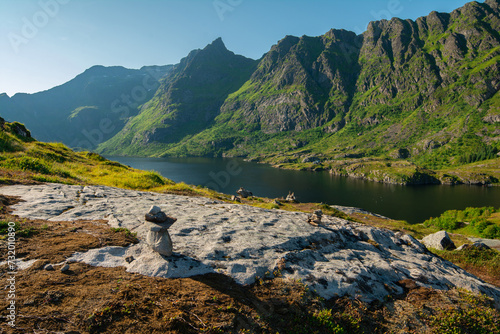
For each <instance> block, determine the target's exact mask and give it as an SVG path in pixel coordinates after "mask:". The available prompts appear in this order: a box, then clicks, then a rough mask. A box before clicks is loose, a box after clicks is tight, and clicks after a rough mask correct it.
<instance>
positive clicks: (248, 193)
mask: <svg viewBox="0 0 500 334" xmlns="http://www.w3.org/2000/svg"><path fill="white" fill-rule="evenodd" d="M236 193H238V195H240V196H241V197H243V198H247V197H250V196H253V194H252V192H251V191H248V190H246V189H245V188H243V187H240V189H238V190H237V191H236Z"/></svg>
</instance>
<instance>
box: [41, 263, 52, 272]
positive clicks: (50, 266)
mask: <svg viewBox="0 0 500 334" xmlns="http://www.w3.org/2000/svg"><path fill="white" fill-rule="evenodd" d="M43 269H44V270H47V271H53V270H54V266H53V265H51V264H50V263H49V264H46V265H45V267H43Z"/></svg>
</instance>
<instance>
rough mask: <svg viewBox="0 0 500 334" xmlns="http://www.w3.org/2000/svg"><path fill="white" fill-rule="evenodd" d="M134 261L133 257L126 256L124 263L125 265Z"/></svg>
mask: <svg viewBox="0 0 500 334" xmlns="http://www.w3.org/2000/svg"><path fill="white" fill-rule="evenodd" d="M134 260H135V259H134V257H133V256H127V257H126V258H125V261H127V263H132V262H133V261H134Z"/></svg>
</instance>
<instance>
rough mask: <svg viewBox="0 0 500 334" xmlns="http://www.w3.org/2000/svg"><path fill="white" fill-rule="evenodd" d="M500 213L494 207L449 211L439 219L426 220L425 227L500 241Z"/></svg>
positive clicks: (499, 210)
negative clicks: (497, 215)
mask: <svg viewBox="0 0 500 334" xmlns="http://www.w3.org/2000/svg"><path fill="white" fill-rule="evenodd" d="M499 213H500V209H495V208H493V207H482V208H466V209H465V210H449V211H446V212H444V213H443V214H442V215H441V216H439V217H436V218H431V219H428V220H426V221H425V222H424V226H426V227H431V226H433V227H437V228H439V229H442V230H446V231H448V232H457V233H461V234H468V235H472V236H476V237H481V238H488V239H500V220H499V219H498V218H496V214H499Z"/></svg>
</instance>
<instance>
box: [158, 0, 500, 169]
mask: <svg viewBox="0 0 500 334" xmlns="http://www.w3.org/2000/svg"><path fill="white" fill-rule="evenodd" d="M499 7H500V5H499V1H498V0H487V1H486V2H485V3H477V2H471V3H468V4H466V5H465V6H464V7H462V8H459V9H457V10H455V11H453V12H452V13H450V14H446V13H436V12H433V13H431V14H429V15H428V16H427V17H422V18H419V19H418V20H416V21H412V20H401V19H397V18H394V19H392V20H390V21H386V20H382V21H378V22H372V23H370V25H369V26H368V29H367V31H366V32H365V33H364V34H363V35H360V36H355V34H353V33H350V32H346V31H338V30H332V31H330V32H328V33H327V34H325V35H323V36H319V37H307V36H303V37H301V38H297V37H292V36H287V37H286V38H284V39H283V40H281V41H280V42H279V43H278V44H277V45H275V46H273V48H272V49H271V51H270V52H269V53H267V54H266V55H265V56H264V57H263V59H262V60H261V61H260V63H259V65H258V67H257V69H256V71H255V72H254V73H253V74H252V76H251V78H250V79H249V80H248V81H247V82H246V83H245V84H244V85H242V86H241V87H240V89H239V90H238V91H237V92H235V93H233V94H231V95H230V96H229V97H228V98H227V99H226V101H225V102H224V104H223V105H222V107H221V114H220V115H219V116H218V117H217V118H216V120H215V123H214V125H213V126H211V127H210V128H208V129H207V130H205V131H203V132H201V133H199V134H197V135H196V136H193V137H192V138H187V139H186V140H184V141H181V142H180V143H179V145H177V146H175V147H171V146H168V147H166V146H164V147H157V148H156V149H155V152H154V153H155V154H163V155H208V156H210V155H216V156H217V155H218V156H220V155H223V156H244V157H250V158H258V159H259V160H265V161H268V162H275V163H276V162H278V163H279V162H287V163H298V162H301V161H302V160H303V159H304V158H306V157H308V156H310V155H312V154H314V155H316V156H318V157H320V158H321V159H320V160H323V161H325V160H326V161H333V160H334V159H335V158H338V157H345V156H346V155H347V156H351V157H363V156H366V157H388V156H395V157H398V158H410V159H412V161H414V162H417V163H419V164H422V165H424V166H427V167H430V168H441V167H444V166H454V165H459V164H461V163H463V162H465V161H466V160H467V157H468V156H469V157H470V156H472V155H474V154H476V153H477V152H482V153H484V154H482V153H481V154H482V155H483V157H493V156H494V155H495V153H496V152H498V150H499V148H500V147H499V133H498V132H499V130H498V120H499V118H500V117H499V116H498V115H499V107H500V96H499V95H498V90H499V88H500V79H499V78H500V64H499V60H500V34H499V32H500V17H499ZM481 154H479V155H481ZM479 155H478V156H477V157H476V158H479ZM469 160H472V161H474V160H475V159H474V157H473V158H472V159H469ZM476 160H477V159H476ZM468 162H470V161H468Z"/></svg>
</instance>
